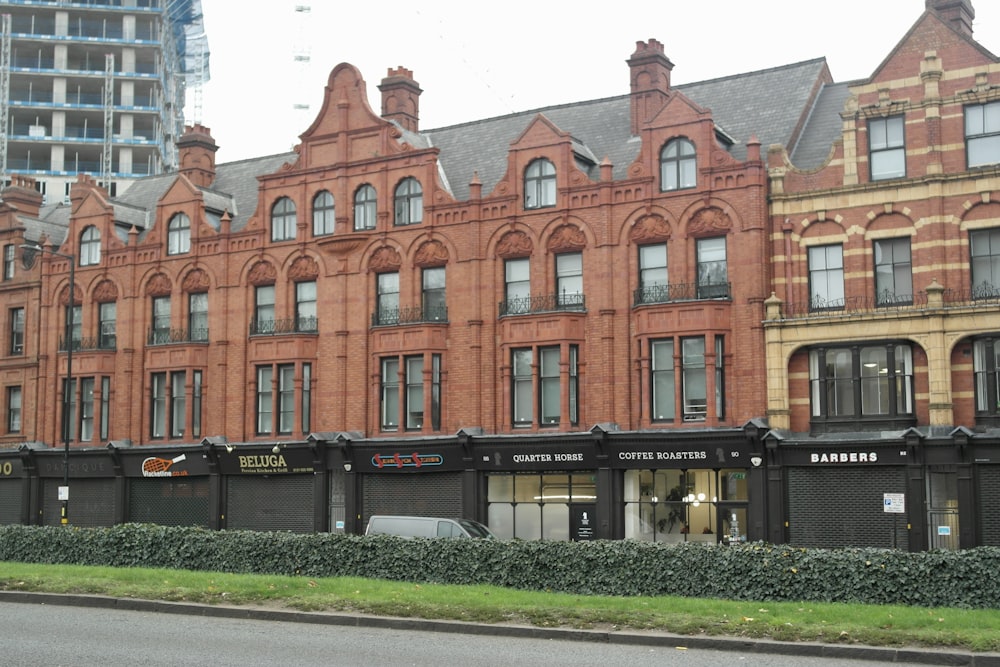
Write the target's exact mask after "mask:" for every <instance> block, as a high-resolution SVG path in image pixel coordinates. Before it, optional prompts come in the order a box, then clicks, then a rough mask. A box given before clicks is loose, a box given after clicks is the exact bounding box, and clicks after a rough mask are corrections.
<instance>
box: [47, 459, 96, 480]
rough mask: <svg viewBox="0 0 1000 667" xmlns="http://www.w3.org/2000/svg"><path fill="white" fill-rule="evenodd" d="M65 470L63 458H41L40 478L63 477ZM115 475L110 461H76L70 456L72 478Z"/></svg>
mask: <svg viewBox="0 0 1000 667" xmlns="http://www.w3.org/2000/svg"><path fill="white" fill-rule="evenodd" d="M64 470H65V466H63V461H62V458H48V457H46V458H44V459H42V458H41V457H39V459H38V476H39V477H62V475H63V471H64ZM114 474H115V472H114V466H112V465H111V461H110V460H106V459H99V458H78V459H74V458H73V457H72V456H70V459H69V475H70V477H113V476H114Z"/></svg>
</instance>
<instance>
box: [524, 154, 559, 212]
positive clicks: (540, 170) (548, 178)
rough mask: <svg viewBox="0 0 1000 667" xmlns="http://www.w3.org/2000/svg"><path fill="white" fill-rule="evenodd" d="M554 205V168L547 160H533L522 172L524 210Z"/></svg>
mask: <svg viewBox="0 0 1000 667" xmlns="http://www.w3.org/2000/svg"><path fill="white" fill-rule="evenodd" d="M555 205H556V168H555V165H553V164H552V163H551V162H549V161H548V160H544V159H542V160H535V161H534V162H532V163H531V164H529V165H528V169H527V170H526V171H525V172H524V208H543V207H546V206H555Z"/></svg>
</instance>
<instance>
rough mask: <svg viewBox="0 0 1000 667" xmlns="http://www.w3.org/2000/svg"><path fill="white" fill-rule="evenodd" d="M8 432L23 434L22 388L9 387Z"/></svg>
mask: <svg viewBox="0 0 1000 667" xmlns="http://www.w3.org/2000/svg"><path fill="white" fill-rule="evenodd" d="M7 432H8V433H20V432H21V388H20V387H7Z"/></svg>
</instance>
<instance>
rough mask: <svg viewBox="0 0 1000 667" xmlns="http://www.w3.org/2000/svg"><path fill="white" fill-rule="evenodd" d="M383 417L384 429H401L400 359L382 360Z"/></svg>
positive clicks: (382, 424) (382, 426)
mask: <svg viewBox="0 0 1000 667" xmlns="http://www.w3.org/2000/svg"><path fill="white" fill-rule="evenodd" d="M381 403H382V418H381V422H382V423H381V425H380V426H381V428H382V430H383V431H395V430H398V429H399V359H397V358H395V357H391V358H386V359H383V360H382V400H381Z"/></svg>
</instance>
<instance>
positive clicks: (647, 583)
mask: <svg viewBox="0 0 1000 667" xmlns="http://www.w3.org/2000/svg"><path fill="white" fill-rule="evenodd" d="M0 561H19V562H26V563H53V564H78V565H102V566H113V567H154V568H172V569H183V570H205V571H217V572H236V573H255V574H280V575H301V576H309V577H338V576H357V577H368V578H379V579H390V580H397V581H420V582H434V583H443V584H491V585H496V586H505V587H510V588H520V589H528V590H550V591H562V592H567V593H574V594H587V595H619V596H656V595H680V596H687V597H708V598H725V599H732V600H761V601H764V600H797V601H806V600H812V601H829V602H860V603H867V604H905V605H916V606H927V607H967V608H993V609H997V608H1000V578H998V577H997V576H996V573H997V572H1000V549H998V548H995V547H980V548H977V549H968V550H965V551H929V552H919V553H909V552H903V551H894V550H886V549H867V548H865V549H860V548H858V549H796V548H791V547H787V546H774V545H768V544H763V543H754V544H746V545H740V546H733V547H725V546H719V545H706V544H697V543H689V544H677V545H666V544H659V543H649V542H636V541H632V540H621V541H618V540H615V541H596V542H526V541H521V540H464V539H416V540H405V539H402V538H398V537H391V536H385V535H378V536H372V537H365V536H359V535H332V534H327V533H314V534H297V533H286V532H251V531H211V530H206V529H201V528H174V527H164V526H155V525H146V524H123V525H119V526H114V527H112V528H69V529H67V528H60V527H51V526H48V527H40V526H0Z"/></svg>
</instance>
